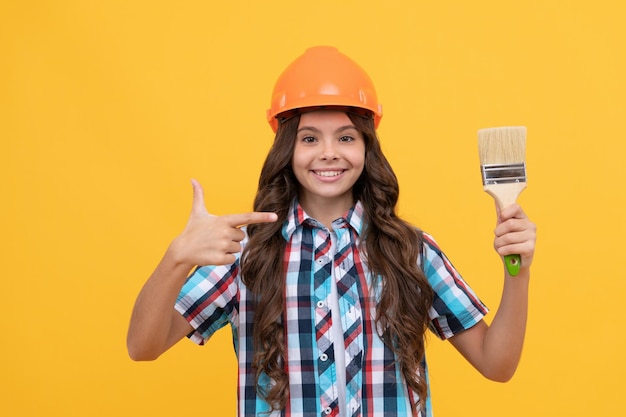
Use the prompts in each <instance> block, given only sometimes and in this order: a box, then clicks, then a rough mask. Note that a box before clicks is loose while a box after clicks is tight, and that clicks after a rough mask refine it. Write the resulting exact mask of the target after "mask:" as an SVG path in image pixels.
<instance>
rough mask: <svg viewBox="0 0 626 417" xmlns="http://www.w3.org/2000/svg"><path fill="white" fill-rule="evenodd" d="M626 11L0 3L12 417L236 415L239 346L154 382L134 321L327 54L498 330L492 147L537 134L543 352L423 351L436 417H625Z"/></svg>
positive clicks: (246, 183)
mask: <svg viewBox="0 0 626 417" xmlns="http://www.w3.org/2000/svg"><path fill="white" fill-rule="evenodd" d="M621 4H622V3H621V2H618V1H607V0H599V1H594V2H588V1H571V2H567V1H556V0H544V1H541V0H534V1H526V2H503V1H495V0H493V1H478V2H464V1H458V2H457V1H408V0H406V1H386V2H383V1H377V2H373V1H363V0H359V1H341V2H339V1H327V0H321V1H316V2H297V1H257V2H253V1H250V2H243V1H224V2H219V3H218V2H211V1H183V2H165V1H97V2H96V1H48V2H45V1H3V2H2V4H1V5H0V60H1V61H0V140H1V147H0V184H1V188H0V193H1V197H2V204H1V206H0V207H1V208H0V233H1V240H0V242H1V243H0V245H1V246H0V257H1V265H2V270H1V271H2V272H1V277H2V278H1V279H2V281H1V290H0V305H1V306H2V315H1V318H0V325H1V330H2V335H3V337H2V343H1V346H2V348H1V349H2V351H1V352H0V353H1V355H0V384H1V387H0V415H2V416H111V415H113V416H131V415H133V416H171V415H174V413H177V412H179V413H181V414H180V415H183V413H190V412H192V411H194V410H204V411H206V413H205V415H234V409H235V375H234V370H235V369H234V366H235V362H234V358H233V355H232V352H231V347H230V340H229V334H228V332H225V331H222V332H220V333H219V334H218V335H217V336H216V337H215V339H214V340H212V341H211V342H210V343H209V344H208V346H207V347H204V348H199V347H196V346H195V345H193V344H192V343H191V342H188V341H184V342H182V343H180V344H179V345H177V346H176V347H175V348H174V349H173V350H171V351H170V352H168V353H166V354H165V355H164V356H163V357H162V358H160V359H159V360H158V361H156V362H153V363H134V362H132V361H130V359H128V357H127V354H126V350H125V334H126V328H127V322H128V318H129V314H130V310H131V307H132V304H133V301H134V298H135V296H136V294H137V292H138V290H139V289H140V287H141V285H142V284H143V282H144V281H145V279H146V278H147V277H148V275H149V274H150V273H151V270H152V268H153V267H154V265H156V263H157V261H158V260H159V258H160V257H161V254H162V253H163V251H164V250H165V248H166V246H167V244H168V242H169V241H170V239H171V238H172V237H174V236H175V235H176V234H177V233H178V232H179V231H180V230H181V228H182V227H183V226H184V224H185V221H186V218H187V214H188V212H189V208H190V202H191V187H190V185H189V179H190V178H198V179H199V180H200V181H201V182H202V183H203V184H204V186H205V189H206V191H207V205H208V207H209V209H210V210H212V211H213V212H215V213H217V214H226V213H233V212H239V211H247V210H249V208H250V206H251V200H252V198H253V195H254V191H255V184H256V180H257V175H258V172H259V168H260V165H261V163H262V160H263V158H264V155H265V153H266V150H267V149H268V146H269V145H270V143H271V140H272V134H271V131H270V129H269V127H268V126H267V125H266V122H265V120H264V116H265V109H266V108H267V106H268V102H269V94H270V91H271V88H272V85H273V82H274V80H275V79H276V77H277V76H278V74H279V72H280V71H281V70H282V68H284V66H285V65H286V64H287V63H289V62H290V61H291V60H292V59H293V58H294V57H296V56H297V55H299V54H300V53H301V52H302V51H303V50H304V49H305V48H306V47H308V46H311V45H315V44H332V45H335V46H337V47H339V48H340V49H341V50H342V51H344V52H345V53H347V54H348V55H350V56H352V57H353V58H354V59H356V60H357V61H358V62H360V63H361V64H362V65H363V66H364V67H365V68H366V69H367V70H368V72H369V73H370V75H371V76H372V78H373V79H374V80H375V83H376V85H377V88H378V92H379V96H380V99H381V101H382V102H383V103H384V111H385V116H384V118H383V120H382V123H381V126H380V131H379V133H380V136H381V138H382V140H383V143H384V149H385V151H386V152H387V154H388V157H389V158H390V160H391V161H392V163H393V165H394V167H395V169H396V171H397V174H398V176H399V178H400V182H401V188H402V198H401V203H400V212H401V214H402V215H403V216H405V217H406V218H408V219H409V220H411V221H412V222H414V223H416V224H418V225H420V226H422V227H423V228H424V229H426V230H427V231H429V232H431V233H432V234H433V235H435V237H436V238H437V239H438V240H439V242H440V243H441V245H442V246H443V247H444V249H445V250H446V252H447V253H448V254H449V255H450V257H451V258H452V259H453V262H454V263H455V265H456V266H457V268H459V269H460V270H461V271H462V272H463V274H464V275H465V277H466V279H467V280H468V281H469V282H470V284H471V285H472V286H473V287H474V288H475V290H476V291H477V292H478V293H479V294H480V296H481V298H482V299H483V300H484V301H485V302H486V303H487V304H488V305H489V306H490V307H492V309H495V308H496V307H497V305H498V302H499V298H498V297H499V291H500V289H501V277H500V270H501V266H500V264H499V260H498V259H497V257H496V255H495V254H494V252H493V251H492V249H491V239H492V229H493V223H494V214H493V202H492V200H491V198H490V197H489V196H488V195H487V194H485V193H484V192H483V191H482V186H481V184H480V175H479V170H478V165H479V162H478V156H477V147H476V130H477V129H479V128H481V127H488V126H499V125H517V124H524V125H527V126H528V152H527V163H528V174H529V184H528V185H529V188H528V189H527V190H526V191H525V192H524V194H523V195H522V198H521V200H520V202H521V203H522V204H523V206H524V207H525V209H526V210H527V212H528V213H529V214H530V216H531V217H532V218H533V220H535V222H536V223H538V226H539V241H538V247H537V254H536V261H535V266H534V276H533V283H532V299H531V306H530V320H529V329H528V335H527V344H526V348H525V352H524V357H523V360H522V363H521V365H520V368H519V370H518V373H517V375H516V376H515V378H514V379H513V380H512V381H511V382H510V383H508V384H496V383H492V382H488V381H486V380H484V379H483V378H482V377H480V376H479V375H478V374H477V373H476V372H475V371H473V370H472V369H470V367H469V366H468V365H467V364H466V363H465V362H464V361H463V360H462V359H461V358H460V357H459V355H458V354H457V353H456V352H455V351H453V349H452V348H451V347H450V346H449V344H447V343H442V342H439V341H438V340H436V339H435V338H434V337H431V338H430V339H429V353H428V354H429V357H430V366H431V373H432V384H433V395H434V405H435V411H436V415H437V416H439V417H446V416H447V417H455V416H461V415H464V416H465V415H467V416H482V417H485V416H527V415H537V416H539V415H542V416H588V415H593V416H613V415H618V414H619V413H621V412H623V409H624V406H626V403H625V400H624V395H623V391H624V375H625V374H626V362H625V361H624V359H623V357H624V356H623V352H624V351H626V342H625V339H626V336H624V330H625V327H624V325H623V320H622V319H621V318H622V316H621V313H622V311H623V305H624V297H626V284H625V281H626V279H625V278H626V276H625V274H624V249H625V247H624V246H625V245H624V236H625V235H626V221H625V220H624V212H625V210H624V206H625V204H624V203H625V197H624V185H623V184H624V181H626V175H625V173H624V162H623V159H624V154H625V152H624V151H625V145H624V140H625V137H624V136H625V135H624V126H623V123H624V121H625V120H626V105H625V102H624V97H625V96H626V86H625V82H624V78H625V76H624V74H626V65H625V56H626V52H625V51H624V39H625V38H626V29H625V25H624V22H625V21H626V14H625V13H624V6H622V5H621Z"/></svg>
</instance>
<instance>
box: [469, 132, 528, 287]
mask: <svg viewBox="0 0 626 417" xmlns="http://www.w3.org/2000/svg"><path fill="white" fill-rule="evenodd" d="M478 150H479V155H480V165H481V172H482V179H483V189H484V190H485V191H486V192H487V193H488V194H490V195H491V196H492V197H493V198H494V199H495V201H496V204H497V205H498V208H499V210H502V209H504V208H505V207H507V206H510V205H511V204H513V203H515V202H516V200H517V197H518V196H519V194H520V193H521V192H522V191H523V190H524V188H526V163H525V152H526V128H525V127H524V126H516V127H498V128H488V129H481V130H479V131H478ZM504 262H505V265H506V268H507V271H508V272H509V274H510V275H511V276H515V275H517V274H518V273H519V270H520V267H521V257H520V255H517V254H514V255H506V256H505V257H504Z"/></svg>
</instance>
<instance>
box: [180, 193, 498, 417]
mask: <svg viewBox="0 0 626 417" xmlns="http://www.w3.org/2000/svg"><path fill="white" fill-rule="evenodd" d="M290 213H291V214H290V216H289V218H288V219H287V220H286V221H285V223H284V225H283V228H282V233H283V236H284V238H285V241H286V246H285V256H286V258H285V266H286V269H287V271H286V277H285V289H286V291H285V297H286V300H285V313H284V315H283V320H284V323H285V327H286V329H285V334H286V340H287V358H285V367H286V370H287V373H288V375H289V393H290V397H289V402H288V405H287V408H286V409H285V410H283V411H282V412H274V413H272V414H271V416H272V417H274V416H281V415H282V416H292V417H324V416H338V415H339V408H342V410H343V411H342V413H343V415H346V416H348V417H352V416H383V415H384V416H408V415H411V411H410V410H411V404H412V403H414V402H415V401H416V400H417V397H416V394H415V393H413V392H410V391H409V389H408V388H407V386H406V384H405V382H404V380H403V378H402V376H401V372H400V369H399V367H398V366H397V363H396V358H395V357H394V354H393V352H392V351H391V350H390V349H389V348H388V347H387V346H386V345H385V344H384V343H383V341H382V340H381V339H380V337H379V335H378V332H377V331H376V329H375V327H374V320H373V317H374V313H375V309H376V299H377V297H378V296H379V295H380V289H381V288H380V285H381V280H380V279H371V277H370V274H369V271H368V269H367V265H366V263H365V262H364V261H363V254H362V253H360V251H359V236H360V234H361V232H362V230H363V207H362V205H361V204H360V203H357V204H356V205H355V206H354V207H353V208H352V209H351V210H350V211H348V212H347V213H346V215H345V216H344V217H342V218H339V219H337V220H335V221H334V222H333V225H332V226H333V233H335V236H334V239H333V240H331V236H330V234H331V232H330V231H329V230H328V229H327V228H326V227H324V226H323V225H322V224H320V223H319V222H317V221H316V220H315V219H313V218H311V217H309V216H308V215H307V214H306V213H305V212H304V211H303V210H302V208H301V206H299V205H298V204H297V203H294V204H293V206H292V210H291V212H290ZM333 242H334V245H333ZM246 243H247V238H246V239H244V240H243V241H242V247H243V246H244V245H245V244H246ZM333 246H334V247H333ZM421 258H423V261H422V259H418V260H416V261H417V262H420V263H421V264H422V268H423V270H424V272H425V274H426V276H427V278H428V280H429V283H430V284H431V286H432V288H433V290H434V292H435V298H434V303H433V306H432V308H431V310H430V312H429V314H430V318H431V322H430V328H431V330H432V331H433V332H434V333H435V334H437V335H438V336H439V337H440V338H442V339H446V338H449V337H451V336H453V335H455V334H456V333H458V332H460V331H462V330H464V329H467V328H469V327H472V326H473V325H475V324H476V323H477V322H479V321H480V320H481V319H482V317H483V316H484V315H485V314H486V313H487V308H486V307H485V306H484V305H483V304H482V303H481V302H480V300H478V298H477V297H476V296H475V295H474V293H473V292H472V290H471V289H470V288H469V287H468V286H467V285H466V284H465V282H464V281H463V280H462V278H461V277H460V275H459V274H458V272H457V271H456V270H455V269H454V267H453V266H452V265H451V264H450V262H449V261H448V259H447V258H446V257H445V255H444V254H443V253H442V252H441V250H440V249H439V247H438V246H437V245H436V243H435V242H434V241H433V239H432V238H431V237H430V236H429V235H427V234H424V251H423V255H422V257H421ZM332 278H334V279H335V280H336V286H337V287H336V288H337V296H338V298H339V311H340V317H332V316H331V314H330V311H331V306H330V304H329V302H330V294H331V279H332ZM252 299H253V295H252V294H251V293H250V292H249V291H248V290H247V288H246V287H245V285H244V284H243V283H242V282H241V276H240V268H239V258H237V261H236V262H235V263H233V264H231V265H223V266H206V267H201V268H198V269H197V270H196V271H195V273H194V274H192V275H191V276H190V278H189V279H188V281H187V283H186V284H185V285H184V286H183V288H182V290H181V292H180V295H179V297H178V300H177V302H176V309H177V311H179V312H180V313H181V314H182V315H183V316H184V317H185V318H186V319H187V320H188V321H189V323H190V324H191V325H192V326H193V328H194V329H195V330H194V331H193V332H192V333H191V334H190V335H189V338H190V339H191V340H193V341H195V342H196V343H199V344H204V343H205V342H206V341H207V340H208V339H209V338H210V337H211V335H212V334H213V333H214V332H215V331H217V330H218V329H220V328H221V327H223V326H225V325H227V324H230V325H231V328H232V332H233V340H234V344H235V351H236V354H237V358H238V365H239V378H238V381H239V386H238V407H237V409H238V415H239V416H246V417H248V416H258V415H262V416H263V415H265V416H268V415H269V414H267V413H264V412H267V411H268V410H269V409H270V408H269V406H268V404H267V403H266V402H265V401H264V400H263V399H262V398H261V397H260V396H259V395H257V391H256V388H255V375H254V371H253V368H252V358H253V354H254V351H253V344H252V326H251V324H252V322H253V320H254V312H253V310H252V309H251V305H252ZM333 319H334V320H339V322H340V323H341V328H342V329H343V332H344V340H343V343H344V348H345V376H346V387H345V390H346V392H345V394H346V395H345V403H344V404H339V395H338V387H337V378H336V372H337V370H336V363H335V357H334V352H335V349H334V348H333V340H332V337H331V334H332V333H331V331H330V328H331V325H332V320H333ZM426 377H427V378H428V375H426ZM260 383H261V384H264V385H265V384H271V381H270V380H269V379H268V378H267V377H266V378H265V380H262V381H260ZM423 416H425V417H430V416H432V411H431V405H430V396H429V397H428V398H427V401H426V408H425V411H424V413H423ZM420 417H422V416H420Z"/></svg>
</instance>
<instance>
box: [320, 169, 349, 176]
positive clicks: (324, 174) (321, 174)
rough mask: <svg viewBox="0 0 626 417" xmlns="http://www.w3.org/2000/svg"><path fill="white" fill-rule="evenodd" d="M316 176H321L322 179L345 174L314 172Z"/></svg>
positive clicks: (341, 171)
mask: <svg viewBox="0 0 626 417" xmlns="http://www.w3.org/2000/svg"><path fill="white" fill-rule="evenodd" d="M313 172H314V173H315V175H319V176H320V177H336V176H338V175H341V174H342V173H343V170H340V171H313Z"/></svg>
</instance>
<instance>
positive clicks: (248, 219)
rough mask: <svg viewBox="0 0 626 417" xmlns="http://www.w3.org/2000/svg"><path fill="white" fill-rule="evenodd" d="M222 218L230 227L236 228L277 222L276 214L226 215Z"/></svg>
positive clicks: (256, 212) (257, 212)
mask: <svg viewBox="0 0 626 417" xmlns="http://www.w3.org/2000/svg"><path fill="white" fill-rule="evenodd" d="M222 218H223V219H224V220H225V221H226V223H227V224H229V225H230V226H232V227H237V226H243V225H246V224H257V223H273V222H275V221H276V220H278V215H276V213H270V212H259V211H255V212H251V213H241V214H228V215H226V216H223V217H222Z"/></svg>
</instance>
